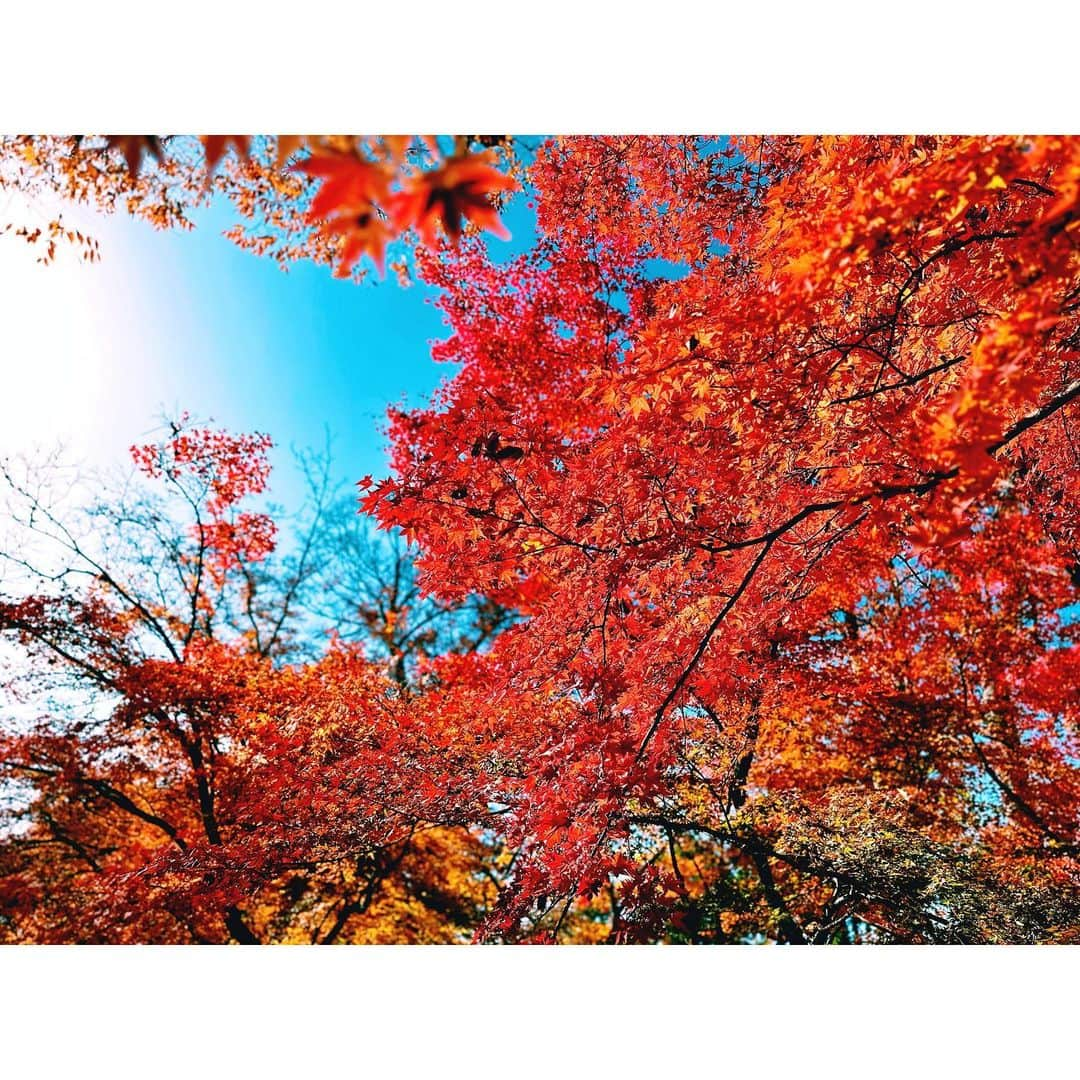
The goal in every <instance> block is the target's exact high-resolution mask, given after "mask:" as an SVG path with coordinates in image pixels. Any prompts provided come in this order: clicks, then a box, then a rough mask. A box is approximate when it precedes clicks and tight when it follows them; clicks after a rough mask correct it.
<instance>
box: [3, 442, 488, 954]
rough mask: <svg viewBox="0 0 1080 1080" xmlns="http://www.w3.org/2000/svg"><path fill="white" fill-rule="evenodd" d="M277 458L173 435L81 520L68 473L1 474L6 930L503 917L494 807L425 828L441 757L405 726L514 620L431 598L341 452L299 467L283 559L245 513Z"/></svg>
mask: <svg viewBox="0 0 1080 1080" xmlns="http://www.w3.org/2000/svg"><path fill="white" fill-rule="evenodd" d="M268 449H269V440H268V439H267V438H266V437H265V436H261V435H254V436H233V435H229V434H226V433H224V432H220V431H215V430H212V429H208V428H200V427H195V426H192V425H190V424H189V423H188V422H186V421H184V422H181V423H175V424H173V425H172V429H171V433H170V435H169V437H167V438H165V439H163V440H161V441H160V442H158V443H154V444H149V445H146V446H139V447H133V448H132V456H133V459H134V463H135V466H136V470H137V474H136V477H134V478H126V479H125V481H124V484H123V487H122V489H121V493H119V494H117V495H116V496H115V497H106V496H105V495H104V494H103V495H101V496H100V497H99V498H98V499H97V500H96V501H95V502H93V503H91V504H89V505H88V506H83V507H82V508H80V507H79V506H75V507H73V506H71V505H70V499H68V500H67V503H68V505H65V501H64V500H63V498H62V497H61V493H62V489H63V488H64V487H65V474H64V471H63V470H62V469H60V468H59V467H58V466H57V465H55V464H53V465H51V466H49V467H46V468H44V469H43V468H40V467H33V468H25V469H24V470H23V473H24V474H25V475H22V474H20V473H19V472H18V470H17V469H16V467H15V466H14V465H13V464H9V465H7V466H5V471H4V479H5V481H6V488H7V494H8V498H7V515H6V520H7V522H8V527H9V532H10V535H9V537H8V542H7V543H6V544H5V556H4V561H5V564H6V565H7V568H8V569H9V571H10V570H12V569H14V570H16V571H18V575H17V576H16V577H15V579H14V581H11V580H10V578H9V589H13V588H14V585H16V584H19V585H21V589H20V590H19V591H20V592H21V594H22V595H20V596H15V595H9V596H7V597H5V599H4V600H3V602H2V603H0V629H2V630H3V631H5V632H6V633H7V635H9V636H10V637H11V638H13V639H14V641H16V642H18V643H19V644H20V645H21V647H22V648H21V651H23V652H24V653H25V656H24V661H23V663H22V664H15V663H13V664H12V667H11V672H12V674H11V677H10V679H9V680H8V683H7V689H8V691H9V692H11V694H12V695H13V698H14V700H15V701H16V702H20V701H21V703H22V706H23V707H22V709H21V710H20V711H19V715H16V716H14V717H8V718H6V720H5V724H4V729H3V731H2V734H0V777H2V780H0V783H2V785H3V791H4V794H5V797H6V799H5V801H6V802H7V804H8V805H7V807H6V812H5V819H6V820H5V823H4V824H5V837H4V842H3V844H2V845H0V936H2V938H3V939H5V940H13V941H53V942H56V941H79V942H97V941H116V942H127V941H158V942H215V941H226V940H234V941H238V942H242V943H249V944H250V943H255V942H274V941H285V942H289V941H300V942H307V941H310V942H319V943H332V942H335V941H338V940H343V941H375V942H377V941H426V942H438V941H454V940H462V939H463V938H464V939H466V940H467V939H468V937H469V935H470V934H471V932H472V929H473V927H474V926H475V925H476V924H477V923H478V922H479V920H480V918H481V917H482V915H483V914H484V913H485V912H486V911H487V909H488V908H489V907H490V906H491V903H492V900H493V896H494V890H495V885H493V884H492V879H493V878H494V879H495V880H496V881H497V877H496V875H497V871H498V865H499V858H500V852H499V851H498V850H497V849H496V848H495V847H494V846H493V845H492V844H491V843H490V842H489V841H486V840H485V839H484V838H483V837H481V836H480V835H479V834H478V832H477V831H476V828H475V826H476V825H477V824H478V823H480V822H482V821H483V819H484V817H485V811H484V808H483V807H480V808H479V809H476V808H473V809H472V810H471V812H469V813H466V812H465V810H464V809H463V806H464V804H463V803H461V804H459V806H458V809H457V810H456V811H448V812H447V813H441V812H440V813H438V814H434V813H430V812H428V813H426V814H422V815H421V816H419V817H418V816H417V815H416V811H417V810H418V809H419V808H420V807H421V806H422V805H423V804H424V803H425V802H426V801H427V800H429V799H430V795H429V794H427V793H425V790H424V788H423V786H422V785H421V784H420V783H418V781H417V774H418V772H422V771H423V770H424V768H425V765H424V762H425V760H426V759H427V758H428V757H429V756H430V755H431V753H433V752H434V751H433V750H432V749H431V748H430V745H429V744H426V740H427V739H428V738H430V734H429V733H428V732H429V730H430V729H428V727H427V725H426V724H425V728H424V731H425V734H423V735H422V736H416V737H410V736H409V734H408V733H409V732H418V731H419V730H420V729H419V728H418V725H419V724H420V723H421V721H422V713H421V711H420V710H421V706H420V703H419V697H418V691H419V686H420V684H419V680H420V674H419V672H417V663H418V662H419V661H420V660H421V659H422V658H423V657H424V656H426V655H427V654H428V653H429V652H431V651H432V650H433V649H435V648H437V647H438V648H440V649H441V650H442V651H445V652H448V653H454V652H458V653H465V654H467V653H468V652H470V651H472V650H473V649H474V648H475V647H476V641H477V639H478V638H479V639H482V638H483V637H484V636H486V635H487V634H490V633H491V632H492V628H493V627H494V626H496V625H498V622H499V620H500V619H501V618H503V617H504V616H503V615H501V613H498V612H496V611H494V610H493V609H492V608H491V606H490V605H488V604H483V603H479V602H477V603H476V604H474V605H472V606H469V607H462V606H461V605H446V604H433V603H425V602H424V601H423V600H421V599H419V598H418V597H416V595H415V588H414V587H413V586H412V585H411V584H410V581H411V569H410V567H411V563H410V559H411V554H410V552H409V551H408V550H407V549H406V548H404V547H403V546H402V545H401V544H400V543H398V542H389V543H382V542H380V541H377V540H375V539H374V538H372V537H370V536H368V535H366V534H364V533H361V532H360V530H358V529H357V528H356V526H355V524H354V523H353V522H347V523H346V522H343V521H342V515H341V510H340V506H339V505H338V504H335V502H334V500H333V498H332V494H333V492H332V486H331V485H330V482H329V479H328V477H329V463H328V461H327V460H326V459H322V460H317V459H315V458H312V457H307V458H306V459H305V462H304V464H305V468H306V471H307V474H308V476H309V479H310V481H311V493H312V494H311V499H310V506H309V507H308V510H307V512H306V513H305V514H304V515H302V518H301V520H300V521H298V522H297V523H296V526H297V528H296V536H295V537H294V539H293V541H292V542H291V543H290V544H289V545H288V551H287V552H285V553H282V554H279V553H278V552H277V551H276V548H277V543H278V538H277V535H276V534H277V529H276V526H275V523H274V522H273V521H272V520H271V519H270V517H269V516H268V515H266V514H265V513H262V512H260V511H257V510H253V509H250V508H247V507H248V505H249V504H250V501H251V499H252V498H253V497H255V496H257V495H259V494H260V493H261V492H262V491H263V489H264V487H265V484H266V482H267V479H268V475H269V465H268V460H267V456H266V455H267V451H268ZM138 476H142V477H144V478H145V479H146V481H147V483H146V484H145V485H144V486H140V485H139V484H138V483H137V478H138ZM101 489H102V491H108V490H109V488H108V486H107V485H102V488H101ZM352 516H353V518H355V514H353V515H352ZM343 530H344V531H346V532H347V539H350V540H351V543H345V542H342V541H343V537H342V532H343ZM331 536H332V538H333V541H334V542H332V543H330V542H329V539H330V537H331ZM358 556H361V557H358ZM84 582H88V584H84ZM331 585H332V586H333V587H334V588H335V589H336V592H333V593H332V594H330V593H329V589H330V587H331ZM5 591H8V590H5ZM328 594H329V597H330V598H329V599H328ZM410 620H412V623H413V629H414V632H412V633H410V632H409V630H408V627H409V624H410ZM350 621H351V622H352V624H354V625H355V628H356V629H357V630H359V631H361V633H359V634H357V633H355V632H349V629H350ZM331 626H332V627H334V628H335V630H337V629H343V630H344V631H345V633H344V634H342V633H334V635H333V636H332V638H331V639H330V641H329V642H328V643H326V642H325V633H324V631H325V629H326V628H327V627H331ZM402 745H404V746H407V750H404V749H403V750H401V751H399V750H398V749H397V748H398V747H399V746H402ZM390 762H392V767H388V765H389V763H390ZM463 798H464V796H463Z"/></svg>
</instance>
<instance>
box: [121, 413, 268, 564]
mask: <svg viewBox="0 0 1080 1080" xmlns="http://www.w3.org/2000/svg"><path fill="white" fill-rule="evenodd" d="M173 428H174V430H173V434H172V437H171V438H170V439H168V440H166V441H164V442H161V443H147V444H145V445H143V446H133V447H131V457H132V460H133V461H134V462H135V466H136V468H138V469H139V471H140V472H142V473H144V474H145V475H146V476H149V477H151V478H155V479H161V478H165V479H167V480H168V481H169V482H170V483H171V484H172V485H173V486H174V487H175V488H177V489H179V490H180V491H181V492H182V493H183V494H184V495H185V497H186V498H187V499H188V501H189V502H190V503H191V504H192V505H199V506H201V507H202V512H201V513H200V515H199V518H198V520H197V521H195V522H194V523H193V525H192V530H193V531H194V533H195V534H196V539H197V540H198V541H199V542H200V550H202V549H205V550H207V551H208V552H209V553H210V554H211V560H210V565H209V569H211V571H212V572H213V573H215V574H217V575H218V576H219V577H220V576H221V575H222V574H224V573H225V572H226V570H227V569H228V568H229V567H231V566H233V565H235V564H236V562H237V560H239V559H243V560H246V561H249V562H257V561H259V560H261V559H264V558H266V556H267V555H269V554H270V553H271V552H272V551H273V550H274V544H275V538H276V535H277V527H276V525H275V524H274V522H273V520H272V519H271V518H270V516H269V515H268V514H265V513H254V512H252V511H247V510H245V511H238V510H237V504H238V503H240V502H241V501H242V500H244V499H246V498H248V497H249V496H252V495H260V494H262V492H263V491H265V490H266V484H267V481H268V480H269V477H270V461H269V459H268V457H267V454H268V453H269V451H270V449H271V447H272V446H273V440H272V439H271V438H270V436H269V435H260V434H255V435H233V434H230V433H229V432H226V431H217V430H213V429H210V428H196V427H190V426H188V424H187V416H186V415H185V416H183V417H181V418H180V421H179V422H178V423H175V424H174V425H173Z"/></svg>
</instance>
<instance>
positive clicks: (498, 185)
mask: <svg viewBox="0 0 1080 1080" xmlns="http://www.w3.org/2000/svg"><path fill="white" fill-rule="evenodd" d="M494 160H495V159H494V156H493V155H492V154H491V153H490V152H487V151H484V152H482V153H479V154H460V155H455V156H454V157H451V158H447V160H446V162H445V164H444V165H442V166H441V167H440V168H438V169H432V170H431V171H429V172H425V173H421V174H419V175H417V176H414V177H412V178H410V179H409V180H408V181H407V182H406V185H405V188H404V190H403V191H401V192H399V193H397V194H396V195H395V196H394V197H393V200H392V202H391V206H390V215H391V218H392V219H393V222H394V224H395V225H396V226H397V227H398V228H399V229H409V228H414V229H416V230H417V232H419V234H420V238H421V240H423V242H424V243H425V244H427V245H429V246H430V245H432V244H434V243H435V242H436V239H437V236H438V229H439V228H440V227H441V228H442V229H443V231H444V232H445V233H446V235H447V236H448V237H449V238H450V240H451V241H452V242H454V243H456V242H457V240H458V238H459V237H460V236H461V230H462V227H463V224H464V221H466V220H467V221H471V222H472V223H473V224H474V225H477V226H479V227H480V228H481V229H487V230H488V231H490V232H492V233H494V234H495V235H496V236H498V237H499V238H500V239H503V240H509V239H510V233H509V231H508V230H507V228H506V226H504V225H503V223H502V222H501V221H500V220H499V215H498V212H497V211H496V209H495V207H494V206H492V204H491V196H492V195H493V194H494V193H495V192H499V191H517V190H518V184H517V181H515V180H513V179H511V178H510V177H509V176H507V175H505V173H502V172H500V171H499V170H498V169H497V168H495V166H494V165H493V164H492V162H493V161H494Z"/></svg>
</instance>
